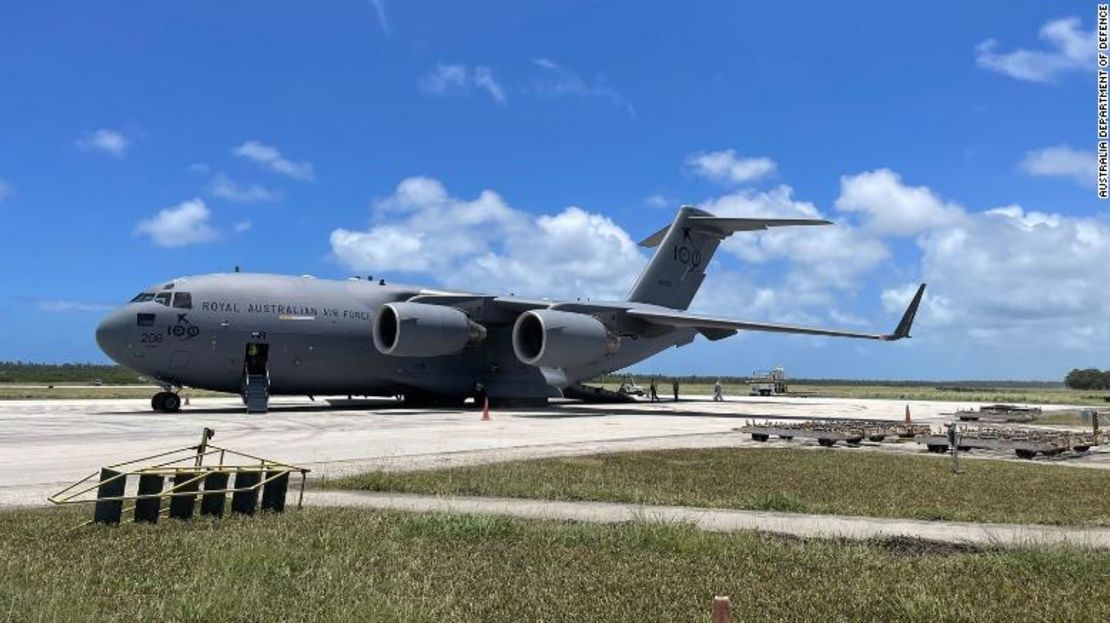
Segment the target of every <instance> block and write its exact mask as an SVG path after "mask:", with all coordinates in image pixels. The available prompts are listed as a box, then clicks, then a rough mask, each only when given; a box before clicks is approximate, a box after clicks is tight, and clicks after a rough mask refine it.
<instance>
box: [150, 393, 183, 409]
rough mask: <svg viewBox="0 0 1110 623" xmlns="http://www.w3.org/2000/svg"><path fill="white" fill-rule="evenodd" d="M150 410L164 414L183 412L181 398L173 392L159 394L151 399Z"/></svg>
mask: <svg viewBox="0 0 1110 623" xmlns="http://www.w3.org/2000/svg"><path fill="white" fill-rule="evenodd" d="M150 408H151V409H153V410H155V411H160V412H162V413H177V412H178V411H180V410H181V396H178V395H177V394H175V393H173V392H158V393H157V394H154V397H153V398H151V399H150Z"/></svg>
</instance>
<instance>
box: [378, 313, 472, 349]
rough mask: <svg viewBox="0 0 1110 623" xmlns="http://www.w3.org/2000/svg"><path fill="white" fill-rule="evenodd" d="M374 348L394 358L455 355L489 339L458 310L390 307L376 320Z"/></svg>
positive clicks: (379, 314)
mask: <svg viewBox="0 0 1110 623" xmlns="http://www.w3.org/2000/svg"><path fill="white" fill-rule="evenodd" d="M373 333H374V346H375V347H376V348H377V349H378V351H380V352H381V353H382V354H385V355H393V356H394V357H439V356H441V355H454V354H455V353H458V352H460V351H461V350H462V349H464V348H466V347H467V346H468V345H470V344H476V343H478V342H481V341H482V340H484V339H486V328H485V327H483V326H482V325H480V324H478V323H476V322H474V321H472V320H471V319H470V318H469V317H468V316H467V315H466V314H465V313H463V312H461V311H459V310H458V309H455V308H454V307H444V306H441V305H428V304H426V303H386V304H385V305H382V307H381V309H379V310H378V314H377V316H376V317H375V318H374V331H373Z"/></svg>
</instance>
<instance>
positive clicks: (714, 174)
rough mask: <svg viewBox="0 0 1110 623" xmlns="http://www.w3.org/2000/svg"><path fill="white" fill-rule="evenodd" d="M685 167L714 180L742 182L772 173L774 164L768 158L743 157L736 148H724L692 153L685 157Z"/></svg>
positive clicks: (751, 180) (732, 182) (733, 182)
mask: <svg viewBox="0 0 1110 623" xmlns="http://www.w3.org/2000/svg"><path fill="white" fill-rule="evenodd" d="M686 167H687V169H689V170H690V171H691V172H692V173H694V174H696V175H700V176H701V177H704V178H706V179H710V180H713V181H715V182H724V183H729V184H743V183H745V182H754V181H756V180H759V179H762V178H764V177H767V176H768V175H771V174H773V173H774V172H775V168H776V165H775V161H774V160H771V159H770V158H762V157H760V158H744V157H741V156H740V155H739V154H737V153H736V150H734V149H726V150H723V151H707V152H698V153H696V154H692V155H690V156H689V157H687V158H686Z"/></svg>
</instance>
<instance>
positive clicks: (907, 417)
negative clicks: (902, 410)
mask: <svg viewBox="0 0 1110 623" xmlns="http://www.w3.org/2000/svg"><path fill="white" fill-rule="evenodd" d="M909 423H910V406H909V405H906V424H909Z"/></svg>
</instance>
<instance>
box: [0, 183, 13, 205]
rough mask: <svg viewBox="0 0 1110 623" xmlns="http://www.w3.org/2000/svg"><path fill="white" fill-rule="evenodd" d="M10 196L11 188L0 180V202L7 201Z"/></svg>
mask: <svg viewBox="0 0 1110 623" xmlns="http://www.w3.org/2000/svg"><path fill="white" fill-rule="evenodd" d="M10 194H12V187H11V186H9V185H8V183H7V182H5V181H4V180H0V201H3V200H5V199H7V198H8V195H10Z"/></svg>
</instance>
